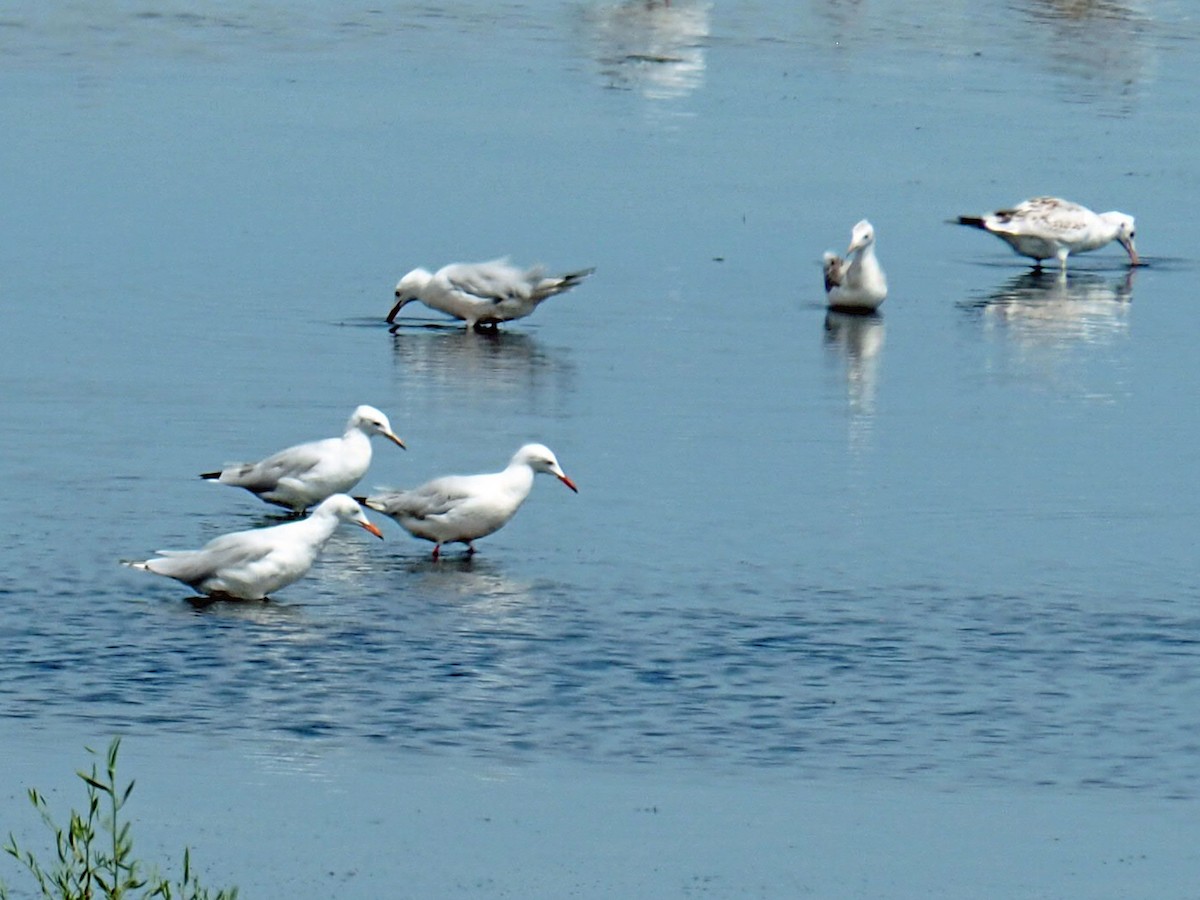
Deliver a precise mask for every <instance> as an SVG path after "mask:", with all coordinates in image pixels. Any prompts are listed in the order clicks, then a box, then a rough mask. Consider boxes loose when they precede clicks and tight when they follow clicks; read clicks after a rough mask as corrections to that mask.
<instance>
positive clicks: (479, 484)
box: [358, 444, 579, 559]
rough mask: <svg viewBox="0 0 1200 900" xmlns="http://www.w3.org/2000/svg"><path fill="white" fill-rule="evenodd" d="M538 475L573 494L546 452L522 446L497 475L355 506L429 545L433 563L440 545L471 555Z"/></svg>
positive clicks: (455, 478) (437, 482)
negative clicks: (392, 522) (457, 547)
mask: <svg viewBox="0 0 1200 900" xmlns="http://www.w3.org/2000/svg"><path fill="white" fill-rule="evenodd" d="M538 472H545V473H547V474H549V475H553V476H554V477H555V478H557V479H558V480H559V481H561V482H562V483H563V484H565V485H566V486H567V487H569V488H570V489H571V490H573V491H575V492H576V493H578V492H579V488H577V487H576V486H575V482H573V481H572V480H571V479H570V478H568V477H567V476H566V475H565V474H564V473H563V470H562V468H561V467H560V466H559V464H558V460H557V459H556V458H555V456H554V454H553V453H552V452H551V451H550V448H549V447H545V446H543V445H541V444H526V445H525V446H524V447H522V448H521V449H520V450H518V451H517V452H516V453H515V454H514V455H513V458H512V460H511V461H510V462H509V464H508V468H506V469H505V470H504V471H503V472H494V473H491V474H487V475H447V476H445V477H443V478H435V479H434V480H433V481H430V482H429V483H427V484H423V485H421V486H420V487H418V488H414V489H412V490H410V491H386V492H383V493H380V494H375V495H374V496H371V497H360V498H358V500H359V502H360V503H362V504H363V505H364V506H366V507H367V508H368V509H374V510H377V511H378V512H381V513H383V514H384V515H386V516H389V517H391V518H392V519H394V520H395V521H396V522H397V523H398V524H399V525H400V526H401V527H402V528H403V529H404V530H405V531H407V532H408V533H409V534H411V535H413V536H414V537H418V538H423V539H424V540H427V541H433V543H434V548H433V558H434V559H437V558H438V555H439V554H440V553H441V549H442V544H453V543H460V544H466V545H467V552H468V553H474V552H475V545H474V544H473V543H472V542H473V541H474V540H476V539H477V538H481V537H485V536H486V535H489V534H491V533H492V532H494V531H498V530H499V529H501V528H503V527H504V526H505V525H506V524H508V521H509V520H510V519H511V518H512V517H513V516H514V515H516V512H517V510H518V509H520V508H521V504H522V503H524V502H525V498H526V497H528V496H529V492H530V491H531V490H532V489H533V476H534V475H535V474H536V473H538Z"/></svg>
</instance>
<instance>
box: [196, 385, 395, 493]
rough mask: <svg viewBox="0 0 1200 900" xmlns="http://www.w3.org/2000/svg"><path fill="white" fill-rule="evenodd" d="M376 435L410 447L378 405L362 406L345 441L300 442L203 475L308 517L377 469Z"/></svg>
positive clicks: (340, 438)
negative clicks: (374, 457)
mask: <svg viewBox="0 0 1200 900" xmlns="http://www.w3.org/2000/svg"><path fill="white" fill-rule="evenodd" d="M375 435H382V436H383V437H385V438H387V439H388V440H389V441H391V442H392V443H394V444H396V446H398V447H404V441H402V440H400V438H398V437H396V435H395V434H394V433H393V432H392V424H391V423H390V422H389V421H388V417H387V416H385V415H384V414H383V413H381V412H380V411H379V410H377V409H376V408H375V407H373V406H360V407H358V409H356V410H354V414H353V415H352V416H350V420H349V421H348V422H347V423H346V431H345V433H344V434H343V435H342V436H341V437H336V438H326V439H325V440H323V441H311V442H309V443H307V444H297V445H296V446H294V447H288V448H287V449H286V450H280V451H279V452H278V453H274V454H272V455H271V456H268V457H267V458H266V459H264V460H261V461H259V462H256V463H233V464H230V465H227V466H225V468H223V469H221V471H219V472H205V473H204V474H203V475H201V476H200V477H201V478H204V479H207V480H209V481H216V482H218V483H220V484H228V485H232V486H234V487H240V488H245V489H246V490H248V491H250V493H252V494H256V495H257V496H258V498H259V499H260V500H263V501H265V502H267V503H274V504H275V505H276V506H283V507H286V508H287V509H290V510H292V511H293V512H295V513H302V512H304V510H306V509H308V508H309V507H310V506H312V505H314V504H316V503H320V502H321V501H322V500H324V499H325V498H327V497H330V496H332V495H333V494H344V493H345V492H346V491H348V490H350V489H351V488H352V487H354V486H355V485H356V484H358V482H359V480H360V479H361V478H362V477H363V475H365V474H366V472H367V467H368V466H370V465H371V438H372V437H374V436H375Z"/></svg>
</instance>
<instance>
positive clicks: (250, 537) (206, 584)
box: [125, 494, 383, 600]
mask: <svg viewBox="0 0 1200 900" xmlns="http://www.w3.org/2000/svg"><path fill="white" fill-rule="evenodd" d="M342 522H350V523H353V524H355V525H358V526H359V527H361V528H364V529H366V530H367V531H369V532H370V533H371V534H373V535H375V536H376V537H378V538H382V537H383V534H382V533H381V532H380V531H379V528H378V527H376V526H375V525H374V524H373V523H372V522H371V521H370V520H369V519H368V518H367V517H366V515H364V513H363V511H362V509H361V507H359V505H358V503H356V502H355V501H354V500H353V499H351V498H350V497H347V496H346V495H345V494H334V495H333V496H332V497H326V498H325V499H324V500H322V501H321V502H320V503H319V504H318V505H317V508H316V509H314V510H313V511H312V515H310V516H309V517H308V518H306V519H301V520H300V521H298V522H285V523H284V524H282V525H272V526H270V527H269V528H255V529H251V530H250V531H235V532H233V533H232V534H223V535H221V536H220V537H218V538H214V539H213V540H211V541H209V542H208V543H207V544H205V545H204V546H203V547H201V548H200V549H199V550H159V551H157V555H156V556H154V557H153V558H152V559H147V560H142V561H139V562H126V563H125V565H127V566H129V567H131V568H134V569H141V570H142V571H145V572H153V573H154V574H155V575H164V576H166V577H167V578H174V579H175V580H176V581H181V582H183V583H184V584H186V585H187V586H188V587H190V588H192V589H193V590H195V591H199V592H200V593H202V594H207V595H209V596H211V597H216V598H229V599H233V600H265V599H267V597H268V596H269V595H270V594H272V593H274V592H275V591H277V590H279V589H280V588H282V587H286V586H287V585H289V584H291V583H292V582H294V581H297V580H299V579H300V578H303V577H304V575H305V574H306V573H307V572H308V570H309V569H310V568H312V564H313V562H314V561H315V560H316V558H317V554H318V553H320V552H321V548H322V547H324V546H325V543H326V541H328V540H329V538H330V537H332V536H333V532H334V531H335V530H336V529H337V527H338V525H339V524H341V523H342Z"/></svg>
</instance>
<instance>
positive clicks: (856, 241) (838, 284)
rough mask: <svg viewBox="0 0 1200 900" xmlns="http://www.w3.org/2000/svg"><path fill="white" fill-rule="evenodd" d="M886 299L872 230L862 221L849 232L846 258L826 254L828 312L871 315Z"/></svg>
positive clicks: (883, 278)
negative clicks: (832, 310)
mask: <svg viewBox="0 0 1200 900" xmlns="http://www.w3.org/2000/svg"><path fill="white" fill-rule="evenodd" d="M885 299H887V276H886V275H884V273H883V267H882V266H881V265H879V260H878V258H876V256H875V229H874V228H873V227H872V226H871V223H870V222H868V221H867V220H866V219H863V220H862V221H860V222H859V223H858V224H856V225H855V226H854V228H853V229H852V230H851V232H850V246H849V247H847V248H846V256H845V258H843V257H840V256H838V255H837V254H835V253H826V254H825V301H826V303H827V305H828V306H829V308H830V309H837V310H844V311H848V312H874V311H875V310H876V309H878V308H879V304H881V303H882V302H883V301H884V300H885Z"/></svg>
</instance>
